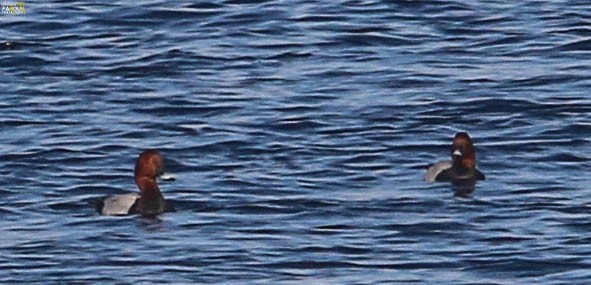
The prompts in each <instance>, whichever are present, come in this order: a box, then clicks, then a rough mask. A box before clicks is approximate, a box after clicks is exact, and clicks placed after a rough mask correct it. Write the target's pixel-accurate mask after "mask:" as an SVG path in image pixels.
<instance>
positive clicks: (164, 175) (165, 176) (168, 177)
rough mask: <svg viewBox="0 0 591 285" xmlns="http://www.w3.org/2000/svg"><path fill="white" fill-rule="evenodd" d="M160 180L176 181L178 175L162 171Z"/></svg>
mask: <svg viewBox="0 0 591 285" xmlns="http://www.w3.org/2000/svg"><path fill="white" fill-rule="evenodd" d="M160 180H163V181H175V180H176V176H174V175H173V174H171V173H166V172H165V173H162V175H160Z"/></svg>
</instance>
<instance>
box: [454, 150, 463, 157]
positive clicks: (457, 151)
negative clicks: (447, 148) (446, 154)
mask: <svg viewBox="0 0 591 285" xmlns="http://www.w3.org/2000/svg"><path fill="white" fill-rule="evenodd" d="M452 155H456V156H462V155H463V154H462V152H461V151H460V150H459V149H456V150H455V151H454V152H452Z"/></svg>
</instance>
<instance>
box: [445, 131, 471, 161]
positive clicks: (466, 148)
mask: <svg viewBox="0 0 591 285" xmlns="http://www.w3.org/2000/svg"><path fill="white" fill-rule="evenodd" d="M451 158H452V161H453V164H454V165H455V166H461V167H464V168H467V169H474V168H476V149H474V144H473V143H472V139H471V138H470V136H469V135H468V133H466V132H460V133H457V134H456V136H455V137H454V142H453V145H452V147H451Z"/></svg>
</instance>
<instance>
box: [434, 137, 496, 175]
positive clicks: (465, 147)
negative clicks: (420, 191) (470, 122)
mask: <svg viewBox="0 0 591 285" xmlns="http://www.w3.org/2000/svg"><path fill="white" fill-rule="evenodd" d="M485 179H486V176H485V175H484V173H482V171H480V170H479V169H478V168H476V148H474V143H473V142H472V139H471V138H470V135H469V134H468V133H467V132H458V133H456V134H455V136H454V140H453V144H452V146H451V160H446V161H440V162H437V163H434V164H432V165H431V166H430V167H429V168H428V169H427V173H426V174H425V177H424V180H425V181H427V182H452V183H454V184H455V183H461V182H476V181H478V180H485Z"/></svg>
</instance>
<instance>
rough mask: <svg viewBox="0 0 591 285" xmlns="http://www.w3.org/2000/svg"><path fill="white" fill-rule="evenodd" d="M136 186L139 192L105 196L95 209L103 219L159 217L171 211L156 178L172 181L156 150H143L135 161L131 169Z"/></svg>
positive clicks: (160, 155) (172, 178)
mask: <svg viewBox="0 0 591 285" xmlns="http://www.w3.org/2000/svg"><path fill="white" fill-rule="evenodd" d="M134 177H135V184H136V185H137V187H138V188H139V190H140V193H139V194H137V193H128V194H120V195H114V196H110V197H107V198H106V199H104V200H99V201H98V202H97V203H96V205H95V206H96V210H97V211H98V212H99V213H100V214H101V215H104V216H121V215H134V214H141V215H158V214H161V213H164V212H174V211H175V209H174V207H173V206H172V204H171V203H170V202H169V201H166V200H165V199H164V196H163V195H162V192H160V188H159V187H158V183H157V181H156V178H158V177H160V178H161V179H162V180H174V177H173V176H171V175H168V174H165V173H164V156H162V154H160V152H159V151H157V150H154V149H148V150H145V151H143V152H142V153H141V154H140V155H139V157H138V158H137V160H136V163H135V170H134Z"/></svg>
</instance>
